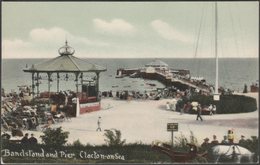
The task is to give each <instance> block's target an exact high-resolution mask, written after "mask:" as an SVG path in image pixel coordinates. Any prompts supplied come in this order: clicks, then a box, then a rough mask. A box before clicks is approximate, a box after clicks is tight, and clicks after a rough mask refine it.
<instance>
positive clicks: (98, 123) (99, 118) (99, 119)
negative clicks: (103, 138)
mask: <svg viewBox="0 0 260 165" xmlns="http://www.w3.org/2000/svg"><path fill="white" fill-rule="evenodd" d="M100 124H101V117H100V116H99V117H98V121H97V125H98V128H97V130H96V131H98V130H99V131H101V127H100Z"/></svg>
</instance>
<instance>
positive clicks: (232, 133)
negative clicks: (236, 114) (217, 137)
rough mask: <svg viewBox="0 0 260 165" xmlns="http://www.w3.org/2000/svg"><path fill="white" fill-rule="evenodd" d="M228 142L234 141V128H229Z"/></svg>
mask: <svg viewBox="0 0 260 165" xmlns="http://www.w3.org/2000/svg"><path fill="white" fill-rule="evenodd" d="M228 142H229V143H231V144H233V143H234V132H233V130H228Z"/></svg>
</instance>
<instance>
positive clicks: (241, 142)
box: [238, 135, 246, 145]
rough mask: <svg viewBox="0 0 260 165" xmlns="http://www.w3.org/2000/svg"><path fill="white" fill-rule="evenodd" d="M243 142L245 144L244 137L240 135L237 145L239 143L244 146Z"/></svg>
mask: <svg viewBox="0 0 260 165" xmlns="http://www.w3.org/2000/svg"><path fill="white" fill-rule="evenodd" d="M245 142H246V140H245V136H244V135H241V139H240V140H239V141H238V143H239V144H240V145H244V144H245Z"/></svg>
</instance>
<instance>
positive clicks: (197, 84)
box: [116, 60, 211, 94]
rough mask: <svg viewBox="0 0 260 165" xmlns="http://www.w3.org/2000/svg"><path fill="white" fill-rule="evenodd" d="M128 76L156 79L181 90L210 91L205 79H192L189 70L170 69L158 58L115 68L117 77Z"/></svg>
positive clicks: (207, 92)
mask: <svg viewBox="0 0 260 165" xmlns="http://www.w3.org/2000/svg"><path fill="white" fill-rule="evenodd" d="M125 76H129V77H132V78H137V77H139V78H143V79H150V80H157V81H159V82H161V83H162V84H164V85H165V86H166V87H176V88H177V89H179V90H181V91H185V90H186V89H194V90H198V91H201V92H204V93H206V94H209V93H210V92H211V86H210V85H208V84H206V82H205V80H204V79H202V80H198V79H193V78H191V76H190V71H189V70H185V69H172V68H169V67H168V65H167V64H166V63H164V62H162V61H160V60H155V61H153V62H151V63H149V64H147V65H145V67H142V68H133V69H124V68H120V69H118V70H117V75H116V77H117V78H122V77H125Z"/></svg>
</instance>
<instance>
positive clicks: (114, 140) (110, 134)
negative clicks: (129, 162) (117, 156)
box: [104, 129, 126, 146]
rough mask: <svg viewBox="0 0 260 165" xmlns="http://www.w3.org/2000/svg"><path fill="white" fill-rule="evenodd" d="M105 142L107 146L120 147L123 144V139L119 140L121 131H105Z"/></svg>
mask: <svg viewBox="0 0 260 165" xmlns="http://www.w3.org/2000/svg"><path fill="white" fill-rule="evenodd" d="M105 131H106V133H105V134H104V136H105V137H106V139H105V141H106V142H107V144H108V145H109V146H122V145H124V143H125V141H126V140H125V139H124V140H121V131H120V130H117V129H111V130H105Z"/></svg>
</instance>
